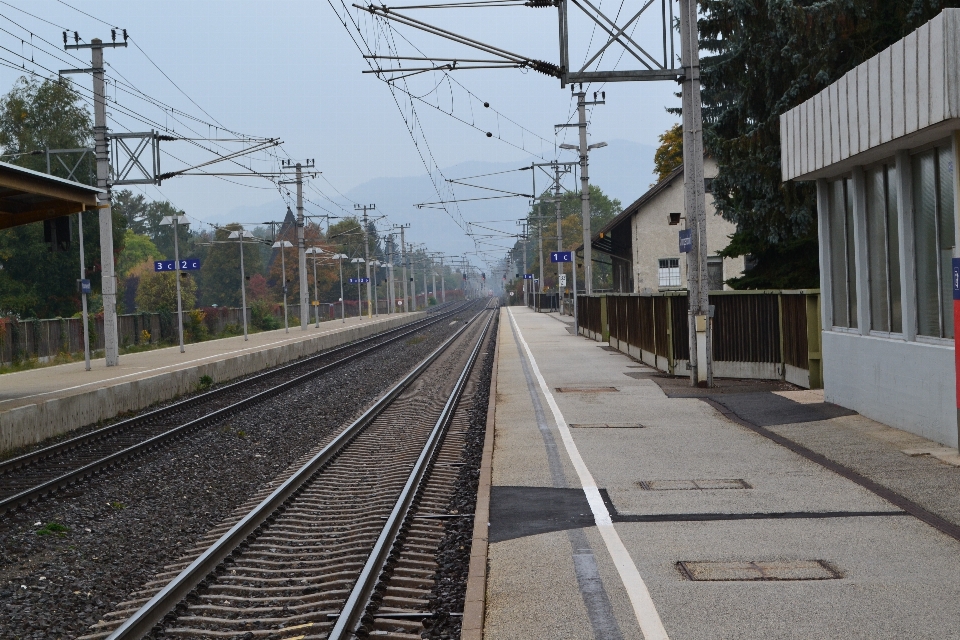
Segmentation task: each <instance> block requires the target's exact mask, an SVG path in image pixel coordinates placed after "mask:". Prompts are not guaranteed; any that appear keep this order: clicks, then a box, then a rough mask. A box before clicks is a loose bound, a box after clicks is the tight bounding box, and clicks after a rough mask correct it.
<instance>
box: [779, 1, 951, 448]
mask: <svg viewBox="0 0 960 640" xmlns="http://www.w3.org/2000/svg"><path fill="white" fill-rule="evenodd" d="M780 136H781V144H782V147H781V149H782V151H781V163H782V177H783V180H784V181H789V180H797V181H816V185H817V210H818V223H819V237H820V274H821V275H820V278H821V291H822V296H821V316H822V323H823V334H822V338H823V341H822V345H823V347H822V348H823V381H824V394H825V399H826V400H827V401H829V402H834V403H836V404H839V405H841V406H844V407H848V408H850V409H854V410H856V411H858V412H860V413H861V414H863V415H865V416H867V417H869V418H873V419H875V420H878V421H880V422H883V423H886V424H889V425H892V426H895V427H898V428H901V429H904V430H907V431H911V432H913V433H916V434H918V435H921V436H924V437H926V438H929V439H931V440H935V441H937V442H941V443H943V444H947V445H950V446H957V444H958V438H957V428H958V425H957V409H956V407H957V405H956V397H957V396H956V376H955V350H954V314H953V303H952V300H953V294H952V292H953V288H954V285H953V280H954V278H956V277H957V275H956V274H955V272H954V271H953V269H952V266H951V260H952V259H953V258H955V257H958V256H960V254H958V252H957V246H958V241H957V239H958V237H960V234H958V227H957V221H958V220H960V215H958V208H960V202H958V198H957V195H956V194H957V193H958V192H960V184H958V174H960V172H958V171H957V167H958V164H960V9H945V10H944V11H943V12H942V13H941V14H940V15H938V16H937V17H936V18H934V19H933V20H931V21H930V22H928V23H927V24H925V25H923V26H922V27H920V28H919V29H918V30H916V31H915V32H913V33H911V34H910V35H908V36H907V37H905V38H903V39H902V40H900V41H898V42H896V43H895V44H894V45H892V46H891V47H889V48H888V49H886V50H885V51H883V52H881V53H879V54H878V55H876V56H874V57H873V58H870V59H869V60H867V61H866V62H864V63H863V64H861V65H859V66H857V67H856V68H854V69H851V70H850V71H849V72H848V73H847V74H846V75H844V76H843V77H842V78H840V79H839V80H837V81H836V82H834V83H833V84H832V85H830V86H829V87H827V88H826V89H824V90H823V91H821V92H820V93H819V94H817V95H816V96H814V97H813V98H811V99H810V100H807V101H806V102H804V103H803V104H800V105H798V106H797V107H795V108H793V109H791V110H790V111H787V112H786V113H784V114H782V115H781V116H780Z"/></svg>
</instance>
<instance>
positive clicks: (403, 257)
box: [397, 224, 411, 313]
mask: <svg viewBox="0 0 960 640" xmlns="http://www.w3.org/2000/svg"><path fill="white" fill-rule="evenodd" d="M397 226H398V227H399V228H400V267H401V274H400V275H402V276H403V312H404V313H407V312H408V311H410V310H411V309H410V299H409V298H408V297H407V244H406V240H405V239H404V235H403V232H404V230H405V229H406V228H407V227H409V226H410V225H409V224H401V225H397Z"/></svg>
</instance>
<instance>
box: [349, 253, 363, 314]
mask: <svg viewBox="0 0 960 640" xmlns="http://www.w3.org/2000/svg"><path fill="white" fill-rule="evenodd" d="M350 262H352V263H353V264H355V265H357V317H358V318H359V317H361V316H362V315H363V300H362V299H361V298H360V265H361V264H364V263H365V262H366V260H364V259H363V258H354V259H353V260H351V261H350Z"/></svg>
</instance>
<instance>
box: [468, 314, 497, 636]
mask: <svg viewBox="0 0 960 640" xmlns="http://www.w3.org/2000/svg"><path fill="white" fill-rule="evenodd" d="M501 313H502V311H501ZM499 330H500V325H499V324H498V325H497V333H498V335H497V344H496V346H495V347H494V350H493V367H492V369H491V372H490V399H489V402H488V403H487V428H486V434H485V435H484V438H483V456H482V457H481V459H480V484H479V485H478V487H477V507H476V510H475V511H474V516H473V542H472V544H471V546H470V569H469V571H468V573H467V593H466V597H465V599H464V603H463V621H462V623H461V627H460V638H461V640H483V622H484V615H485V613H486V606H487V602H486V600H487V598H486V596H487V547H488V546H489V530H490V486H491V485H492V484H493V439H494V432H495V430H496V410H497V367H498V366H499V364H500V336H499Z"/></svg>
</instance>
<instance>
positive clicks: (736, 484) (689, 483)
mask: <svg viewBox="0 0 960 640" xmlns="http://www.w3.org/2000/svg"><path fill="white" fill-rule="evenodd" d="M637 485H639V487H640V488H641V489H645V490H647V491H683V490H693V491H705V490H707V489H753V487H752V486H750V484H749V483H748V482H747V481H746V480H741V479H740V478H734V479H730V480H640V481H638V482H637Z"/></svg>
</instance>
